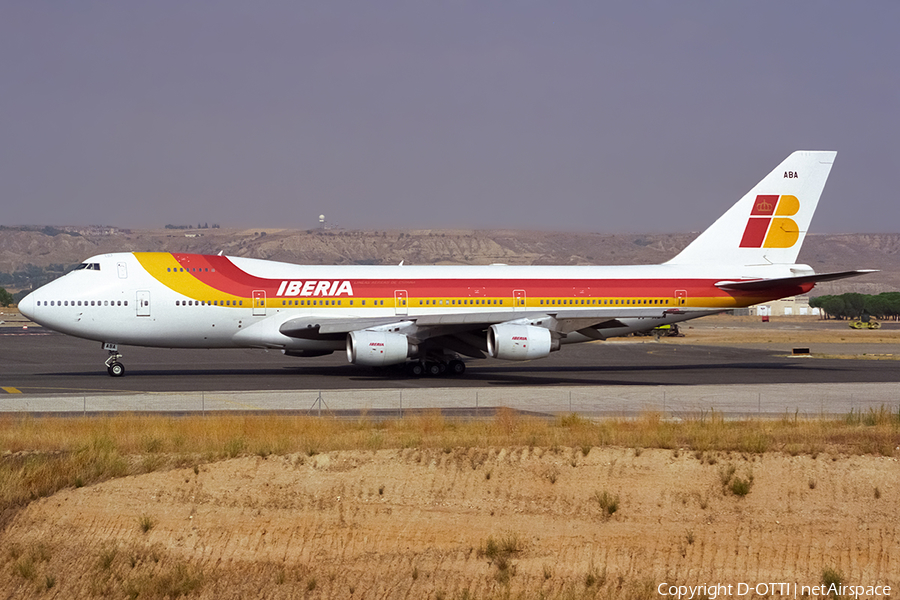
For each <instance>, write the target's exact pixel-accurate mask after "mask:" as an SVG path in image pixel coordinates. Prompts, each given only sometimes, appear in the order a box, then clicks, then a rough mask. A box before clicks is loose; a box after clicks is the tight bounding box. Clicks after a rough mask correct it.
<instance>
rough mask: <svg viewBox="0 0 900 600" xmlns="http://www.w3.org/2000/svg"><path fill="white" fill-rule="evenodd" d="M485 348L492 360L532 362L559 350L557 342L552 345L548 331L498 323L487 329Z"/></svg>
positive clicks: (528, 326)
mask: <svg viewBox="0 0 900 600" xmlns="http://www.w3.org/2000/svg"><path fill="white" fill-rule="evenodd" d="M487 347H488V353H489V354H490V355H491V356H493V357H494V358H500V359H503V360H532V359H534V358H545V357H547V356H548V355H549V354H550V352H552V351H553V350H559V342H555V343H554V341H553V338H552V337H551V336H550V330H549V329H545V328H543V327H534V326H533V325H514V324H510V323H500V324H498V325H491V328H490V329H488V333H487Z"/></svg>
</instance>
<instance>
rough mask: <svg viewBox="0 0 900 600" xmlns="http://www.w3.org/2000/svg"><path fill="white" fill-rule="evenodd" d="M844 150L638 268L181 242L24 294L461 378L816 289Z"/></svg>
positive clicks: (235, 338) (148, 331) (203, 333)
mask: <svg viewBox="0 0 900 600" xmlns="http://www.w3.org/2000/svg"><path fill="white" fill-rule="evenodd" d="M835 155H836V152H809V151H798V152H794V153H793V154H791V155H790V156H789V157H788V158H787V159H785V160H784V162H782V163H781V164H780V165H779V166H778V167H777V168H776V169H775V170H774V171H772V172H771V173H769V175H768V176H766V177H765V178H764V179H763V180H762V181H761V182H759V183H758V184H757V185H756V186H755V187H754V188H753V189H752V190H750V192H748V193H747V194H746V195H745V196H744V197H743V198H741V199H740V200H739V201H738V202H737V203H736V204H734V205H733V206H732V207H731V208H730V209H729V210H728V211H727V212H725V214H724V215H723V216H722V217H720V218H719V219H718V220H717V221H716V222H715V223H713V224H712V225H711V226H710V227H709V228H708V229H707V230H706V231H704V232H703V233H702V234H700V235H699V236H698V237H697V238H696V239H695V240H694V241H693V242H691V244H689V245H688V246H687V247H686V248H685V249H684V250H683V251H682V252H681V253H680V254H678V255H677V256H675V257H674V258H673V259H671V260H669V261H668V262H666V263H663V264H661V265H636V266H554V267H549V266H506V265H491V266H409V265H407V266H404V265H402V264H401V265H399V266H301V265H294V264H288V263H281V262H273V261H267V260H258V259H251V258H240V257H230V256H210V255H201V254H181V253H169V252H127V253H114V254H103V255H99V256H94V257H91V258H88V259H87V260H85V261H84V262H83V263H81V265H80V266H79V267H77V268H76V269H75V270H74V271H72V272H70V273H68V274H66V275H64V276H63V277H60V278H59V279H57V280H55V281H53V282H51V283H49V284H47V285H45V286H43V287H41V288H39V289H37V290H35V291H34V292H32V293H31V294H29V295H28V296H26V297H25V298H24V299H23V300H22V302H21V303H20V305H19V308H20V310H21V312H22V313H23V314H24V315H26V316H27V317H28V318H30V319H31V320H33V321H34V322H36V323H39V324H40V325H43V326H44V327H46V328H48V329H52V330H55V331H59V332H62V333H66V334H69V335H73V336H78V337H81V338H86V339H90V340H96V341H99V342H101V345H102V347H103V349H104V350H106V351H107V352H108V358H107V360H106V367H107V371H108V373H109V374H110V375H111V376H113V377H119V376H122V375H123V374H124V373H125V367H124V366H123V364H122V361H121V359H122V355H121V353H120V351H119V346H120V345H134V346H155V347H161V348H269V349H278V350H281V351H283V352H284V353H285V354H286V355H289V356H297V357H310V356H322V355H326V354H331V353H333V352H336V351H345V352H346V354H347V359H348V361H349V362H351V363H353V364H357V365H368V366H373V367H378V366H386V365H402V364H406V365H407V368H408V370H409V372H410V373H411V374H413V375H421V374H423V373H425V374H429V375H439V374H441V373H445V372H446V373H449V374H453V375H460V374H462V373H463V372H464V371H465V368H466V365H465V363H464V362H463V360H462V359H463V357H466V358H486V357H493V358H497V359H503V360H512V361H527V360H534V359H538V358H544V357H546V356H548V355H549V354H550V353H551V352H554V351H556V350H559V349H560V348H561V347H562V346H563V345H566V344H572V343H578V342H588V341H592V340H605V339H607V338H611V337H617V336H625V335H628V334H631V333H634V332H638V331H647V330H650V329H653V328H655V327H658V326H660V325H666V324H672V323H678V322H681V321H687V320H689V319H695V318H697V317H702V316H704V315H710V314H714V313H719V312H722V311H725V310H729V309H734V308H743V307H747V306H751V305H753V304H758V303H761V302H768V301H771V300H775V299H779V298H784V297H787V296H794V295H797V294H803V293H806V292H809V291H810V290H811V289H812V288H813V286H814V285H815V284H816V283H817V282H822V281H832V280H836V279H842V278H845V277H852V276H855V275H861V274H864V273H868V272H871V271H843V272H838V273H824V274H817V273H815V271H814V270H813V269H812V268H811V267H809V266H808V265H802V264H796V260H797V255H798V253H799V252H800V246H801V244H802V243H803V240H804V237H805V236H806V232H807V230H808V228H809V224H810V221H811V220H812V216H813V213H814V212H815V209H816V205H817V204H818V202H819V197H820V196H821V194H822V190H823V188H824V187H825V181H826V179H827V178H828V174H829V172H830V171H831V166H832V164H833V162H834V158H835Z"/></svg>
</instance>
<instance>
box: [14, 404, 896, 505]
mask: <svg viewBox="0 0 900 600" xmlns="http://www.w3.org/2000/svg"><path fill="white" fill-rule="evenodd" d="M535 446H537V447H542V448H548V449H549V450H550V451H551V452H553V451H556V452H559V451H560V449H561V448H574V449H581V453H582V454H586V452H585V449H586V450H587V452H590V448H592V447H603V446H618V447H630V448H667V449H674V450H685V451H692V452H694V453H695V454H696V455H699V456H703V455H704V453H712V452H720V451H724V452H738V453H743V454H760V453H763V452H768V451H783V452H786V453H789V454H791V455H796V454H807V455H811V456H813V457H815V456H817V455H818V454H820V453H822V452H828V453H829V454H832V455H835V454H875V455H885V456H891V455H893V454H894V452H895V448H897V447H898V446H900V412H898V411H896V410H892V409H888V408H887V407H882V408H881V409H879V410H869V411H868V412H851V413H850V414H849V415H847V416H846V417H844V418H840V419H824V418H822V419H805V418H800V417H798V416H797V415H786V416H785V417H784V418H782V419H777V420H753V419H749V420H741V421H727V420H725V419H723V418H722V416H721V415H720V414H718V413H715V412H711V413H709V414H705V415H702V416H700V417H699V418H696V419H692V420H687V421H682V422H677V423H676V422H669V421H665V420H663V419H662V418H661V415H659V414H658V413H647V414H645V415H643V416H642V417H640V418H638V419H631V420H626V419H608V420H601V421H591V420H587V419H584V418H581V417H579V416H576V415H568V416H564V417H560V418H558V419H537V418H528V417H522V416H521V415H519V414H517V413H515V412H514V411H512V410H506V409H501V410H499V411H498V413H497V415H496V416H495V417H494V418H493V419H490V420H478V421H466V422H463V421H455V420H448V419H445V418H444V417H443V416H442V415H441V413H440V411H439V410H435V411H431V412H428V413H425V414H422V415H417V416H413V417H408V418H404V419H397V420H388V421H377V422H376V421H372V420H370V419H368V418H360V419H358V420H355V421H347V420H337V419H331V418H312V417H296V416H279V415H264V416H247V415H240V416H228V415H217V416H207V417H201V416H192V417H182V418H172V417H165V416H152V415H148V416H144V415H123V416H113V417H100V418H97V417H93V418H64V419H55V418H41V419H34V418H29V417H19V416H15V417H4V418H0V451H2V452H3V457H2V459H0V512H2V511H4V510H6V509H10V508H14V507H17V506H23V505H25V504H27V503H28V502H30V501H32V500H34V499H36V498H40V497H45V496H48V495H50V494H52V493H54V492H56V491H57V490H59V489H62V488H66V487H81V486H83V485H89V484H92V483H96V482H98V481H103V480H106V479H110V478H115V477H121V476H124V475H129V474H139V473H143V472H148V471H155V470H160V469H165V468H172V467H183V466H194V468H195V471H196V466H197V465H198V464H200V463H204V462H212V461H216V460H221V459H224V458H230V457H235V456H239V455H244V454H257V455H260V456H267V455H270V454H289V453H303V454H306V455H308V456H313V455H315V454H317V453H321V452H329V451H335V450H369V451H375V450H380V449H384V448H410V447H416V448H431V449H443V450H444V451H445V452H447V451H451V450H452V449H453V448H489V447H535ZM635 454H636V455H637V454H638V453H637V452H636V453H635ZM575 456H576V454H575V453H573V459H572V460H575ZM486 477H487V476H486Z"/></svg>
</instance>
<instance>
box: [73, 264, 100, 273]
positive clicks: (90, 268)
mask: <svg viewBox="0 0 900 600" xmlns="http://www.w3.org/2000/svg"><path fill="white" fill-rule="evenodd" d="M75 270H76V271H81V270H88V271H99V270H100V263H81V264H80V265H78V266H77V267H75Z"/></svg>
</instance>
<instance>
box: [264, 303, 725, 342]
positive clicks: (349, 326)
mask: <svg viewBox="0 0 900 600" xmlns="http://www.w3.org/2000/svg"><path fill="white" fill-rule="evenodd" d="M721 310H722V309H719V310H714V311H709V310H704V311H702V312H704V313H714V312H721ZM688 311H691V312H696V309H693V310H692V309H688ZM685 312H686V311H685V310H684V309H681V308H673V307H667V308H663V307H661V306H658V307H649V306H647V307H633V308H632V307H624V306H621V307H597V308H595V309H577V310H571V309H569V310H566V309H562V310H545V311H516V312H508V311H506V312H499V311H498V312H491V311H484V312H478V313H466V314H453V313H444V314H431V315H414V316H407V315H387V316H384V317H368V318H351V317H321V316H305V317H303V316H301V317H295V318H293V319H290V320H288V321H285V322H284V323H283V324H282V325H281V327H280V328H279V331H280V332H281V333H282V334H284V335H287V336H290V337H296V338H304V339H315V340H321V339H340V338H342V337H344V336H345V335H346V334H347V333H349V332H351V331H359V330H365V329H379V330H386V331H391V330H395V329H396V330H402V331H403V332H404V333H406V334H407V335H410V336H411V337H415V338H417V339H419V340H423V339H427V338H430V337H435V336H439V335H446V334H450V333H457V332H464V331H480V330H483V329H485V328H487V327H490V326H491V325H495V324H497V323H506V322H509V321H520V320H521V321H525V320H527V321H540V320H542V319H548V320H551V319H552V322H549V323H546V324H544V325H545V326H546V325H550V327H548V329H551V330H552V331H555V332H557V333H563V334H565V333H571V332H573V331H580V330H582V329H585V328H589V327H594V326H596V325H600V324H604V323H610V322H614V321H617V320H620V319H640V318H661V317H665V316H669V315H675V314H684V313H685Z"/></svg>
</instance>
